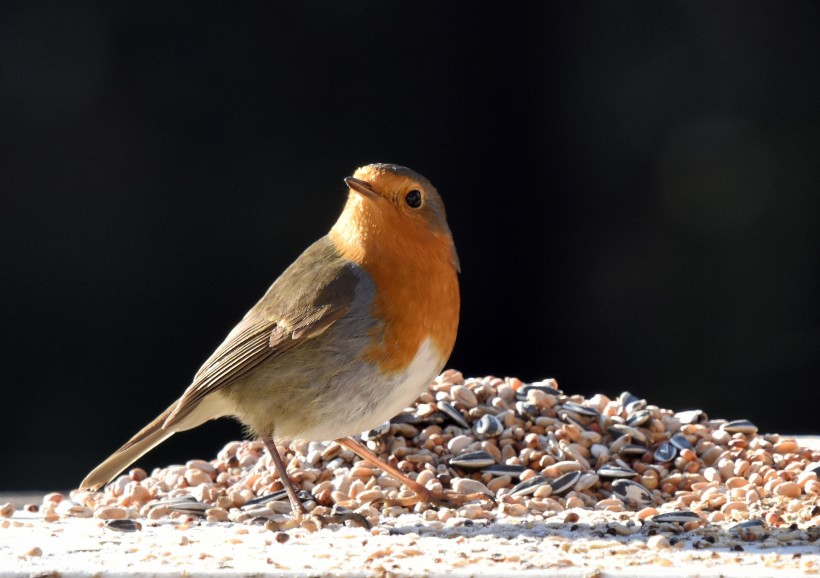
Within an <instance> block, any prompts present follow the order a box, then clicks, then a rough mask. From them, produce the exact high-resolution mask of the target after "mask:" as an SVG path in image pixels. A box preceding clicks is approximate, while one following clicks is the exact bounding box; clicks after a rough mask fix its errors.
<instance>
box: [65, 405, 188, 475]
mask: <svg viewBox="0 0 820 578" xmlns="http://www.w3.org/2000/svg"><path fill="white" fill-rule="evenodd" d="M173 408H174V406H173V405H172V406H171V407H169V408H168V409H166V410H165V411H164V412H162V414H160V415H159V416H158V417H157V418H156V419H155V420H154V421H152V422H151V423H149V424H148V425H147V426H145V427H144V428H142V429H141V430H140V431H139V433H137V435H135V436H134V437H132V438H131V439H130V440H128V442H126V444H125V445H124V446H122V447H121V448H120V449H118V450H117V451H116V452H114V453H113V454H111V455H110V456H109V457H108V458H107V459H106V460H105V461H104V462H103V463H101V464H100V465H99V466H97V467H96V468H94V469H93V470H92V471H91V473H90V474H88V475H87V476H86V477H85V479H84V480H83V481H82V483H80V489H81V490H98V489H99V488H101V487H102V486H104V485H105V484H107V483H108V482H110V481H111V480H113V479H114V478H115V477H117V475H118V474H119V473H120V472H122V471H123V470H124V469H125V468H127V467H128V466H130V465H131V464H133V463H134V462H135V461H137V460H138V459H139V458H141V457H142V456H143V455H145V454H146V453H148V452H149V451H150V450H151V449H153V448H155V447H156V446H158V445H159V444H160V443H162V442H163V441H165V440H166V439H168V438H169V437H171V436H172V435H173V434H174V433H175V432H176V431H178V430H177V429H176V428H164V427H163V424H164V423H165V420H166V419H167V418H168V416H169V415H170V414H171V411H172V410H173Z"/></svg>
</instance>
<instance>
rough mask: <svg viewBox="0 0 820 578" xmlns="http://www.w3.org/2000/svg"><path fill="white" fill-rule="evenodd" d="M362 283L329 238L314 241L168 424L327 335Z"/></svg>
mask: <svg viewBox="0 0 820 578" xmlns="http://www.w3.org/2000/svg"><path fill="white" fill-rule="evenodd" d="M357 281H358V276H357V273H356V270H355V265H354V264H352V263H350V262H349V261H347V260H345V259H342V258H341V257H340V256H339V255H338V254H337V253H336V251H335V249H334V248H333V245H332V243H330V241H329V240H327V238H326V237H324V238H322V239H320V240H319V241H317V242H316V243H314V244H313V245H311V247H310V248H308V249H307V250H306V251H305V252H304V253H302V255H301V256H300V257H299V258H298V259H297V260H296V261H295V262H294V263H293V264H292V265H291V266H290V267H288V269H287V270H286V271H285V272H284V273H282V275H281V276H280V277H279V279H277V280H276V282H275V283H274V284H273V285H272V286H271V287H270V289H268V291H267V293H265V295H264V297H262V299H260V300H259V302H258V303H257V304H256V305H254V307H253V308H252V309H251V310H250V311H249V312H248V314H247V315H245V318H244V319H242V321H241V322H240V323H239V324H238V325H237V326H236V327H235V328H234V329H233V331H231V333H230V334H229V335H228V337H227V338H226V339H225V341H224V342H223V343H222V344H221V345H220V346H219V347H218V348H217V350H216V351H215V352H214V353H213V355H212V356H211V357H210V358H209V359H208V360H207V361H206V362H205V363H204V364H203V365H202V367H201V368H200V370H199V371H198V372H197V374H196V375H195V376H194V381H193V383H192V384H191V385H190V386H188V389H186V390H185V393H183V394H182V397H181V398H180V399H179V401H178V402H177V403H176V407H175V408H174V410H173V411H172V412H171V414H170V415H169V416H168V419H167V420H166V421H165V424H164V427H168V426H170V425H172V424H173V423H175V422H176V421H178V420H179V419H181V418H182V417H184V416H185V415H187V414H188V413H189V412H190V411H191V410H192V409H193V408H194V407H195V406H196V405H197V404H198V403H199V402H200V401H201V400H202V399H203V398H204V397H205V396H206V395H209V394H211V393H213V392H214V391H217V390H219V389H221V388H223V387H225V386H227V385H229V384H231V383H233V382H234V381H236V380H237V379H239V378H241V377H243V376H244V375H246V374H247V373H248V372H250V371H252V370H253V369H254V368H256V367H257V366H258V365H259V364H261V363H263V362H264V361H266V360H267V359H269V358H271V357H274V356H277V355H281V354H283V353H284V352H286V351H288V350H290V349H293V348H294V347H298V346H299V345H301V344H303V343H305V342H306V341H308V340H310V339H311V338H313V337H316V336H318V335H321V334H322V333H324V332H325V331H326V330H327V329H328V328H329V327H330V326H331V325H333V323H335V322H336V321H338V320H339V319H341V318H342V317H343V316H344V315H345V314H346V313H347V312H348V311H349V310H350V307H351V305H352V303H353V298H354V296H355V287H356V283H357Z"/></svg>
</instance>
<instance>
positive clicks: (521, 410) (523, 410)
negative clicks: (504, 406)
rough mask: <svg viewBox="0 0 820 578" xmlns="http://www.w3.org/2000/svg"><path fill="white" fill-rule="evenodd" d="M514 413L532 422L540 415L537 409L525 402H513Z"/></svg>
mask: <svg viewBox="0 0 820 578" xmlns="http://www.w3.org/2000/svg"><path fill="white" fill-rule="evenodd" d="M515 412H516V413H517V414H518V415H520V416H521V417H523V418H526V419H529V420H534V419H535V418H537V417H538V416H539V414H540V412H539V411H538V407H537V406H535V405H533V404H531V403H527V402H526V401H517V402H515Z"/></svg>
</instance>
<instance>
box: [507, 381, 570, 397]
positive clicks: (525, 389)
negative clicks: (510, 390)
mask: <svg viewBox="0 0 820 578" xmlns="http://www.w3.org/2000/svg"><path fill="white" fill-rule="evenodd" d="M530 390H536V391H542V392H544V393H546V394H548V395H561V394H563V392H562V391H561V390H560V389H554V388H552V387H549V386H546V385H537V384H535V383H531V384H529V385H525V386H522V387H521V388H520V389H519V390H518V391H516V392H515V399H517V400H518V401H524V400H526V399H527V392H529V391H530Z"/></svg>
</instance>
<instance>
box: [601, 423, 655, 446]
mask: <svg viewBox="0 0 820 578" xmlns="http://www.w3.org/2000/svg"><path fill="white" fill-rule="evenodd" d="M607 432H608V433H609V434H610V435H611V436H612V437H613V438H619V437H622V436H625V435H628V436H630V437H631V438H632V439H633V440H634V441H636V442H638V443H641V444H644V445H646V442H647V441H648V440H647V439H646V434H644V433H643V432H642V431H641V430H639V429H638V428H636V427H630V426H628V425H624V424H620V423H614V424H612V425H611V426H610V427H609V429H608V430H607Z"/></svg>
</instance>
